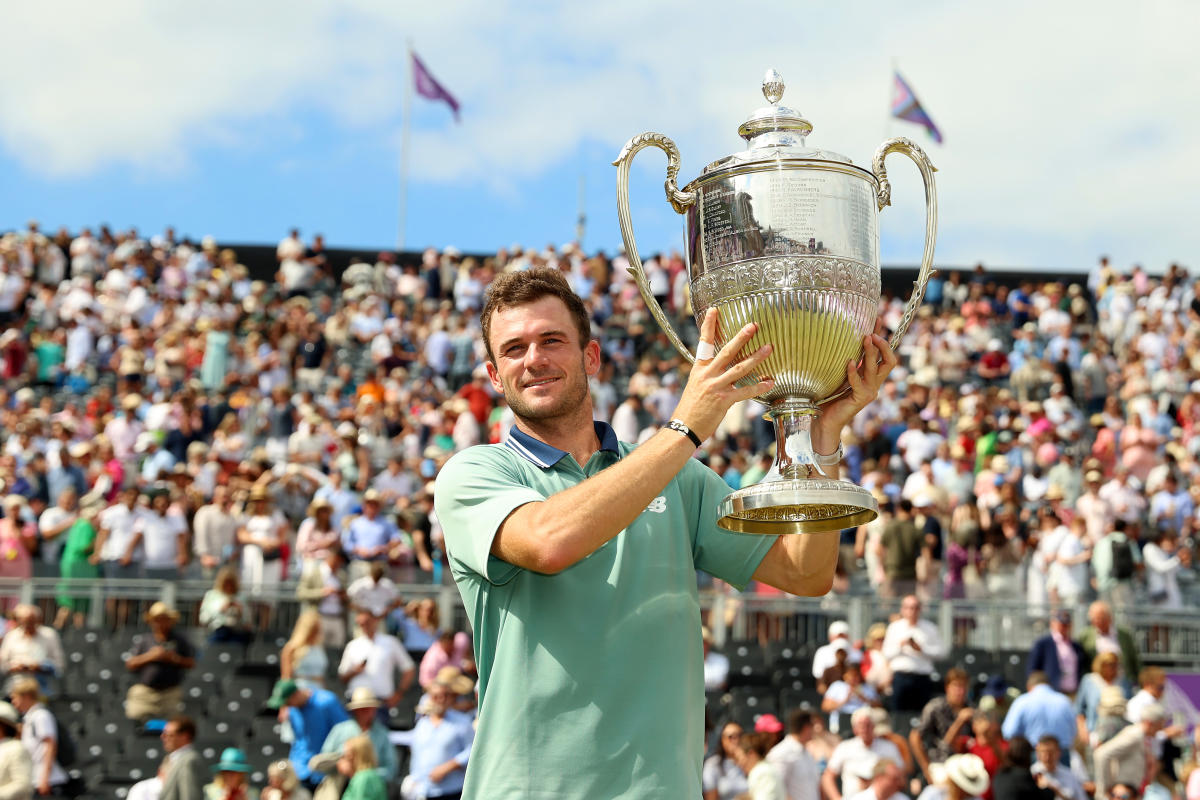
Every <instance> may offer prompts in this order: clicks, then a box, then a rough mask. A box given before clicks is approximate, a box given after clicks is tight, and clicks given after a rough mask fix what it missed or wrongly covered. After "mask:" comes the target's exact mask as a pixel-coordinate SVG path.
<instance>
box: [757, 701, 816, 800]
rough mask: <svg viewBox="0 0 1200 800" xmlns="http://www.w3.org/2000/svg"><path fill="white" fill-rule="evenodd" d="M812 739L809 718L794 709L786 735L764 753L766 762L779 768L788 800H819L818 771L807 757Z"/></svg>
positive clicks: (811, 721)
mask: <svg viewBox="0 0 1200 800" xmlns="http://www.w3.org/2000/svg"><path fill="white" fill-rule="evenodd" d="M812 738H813V716H812V714H811V713H810V712H808V711H802V710H796V711H793V712H792V715H791V716H790V717H788V735H787V736H785V737H783V741H781V742H780V743H779V744H777V745H775V746H774V747H772V748H771V752H769V753H767V761H769V762H770V763H772V764H774V765H775V766H776V767H777V768H778V769H779V774H780V775H782V776H783V788H784V789H785V790H786V791H787V796H788V800H820V796H821V788H820V780H821V775H820V770H819V769H818V768H817V762H816V761H814V760H813V757H812V756H810V755H809V754H808V743H809V742H810V741H812Z"/></svg>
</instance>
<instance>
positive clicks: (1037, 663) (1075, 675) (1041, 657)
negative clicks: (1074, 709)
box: [1025, 609, 1087, 746]
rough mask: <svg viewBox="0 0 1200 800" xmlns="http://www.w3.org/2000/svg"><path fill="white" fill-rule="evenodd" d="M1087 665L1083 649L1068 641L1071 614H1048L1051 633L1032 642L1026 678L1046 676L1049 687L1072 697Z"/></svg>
mask: <svg viewBox="0 0 1200 800" xmlns="http://www.w3.org/2000/svg"><path fill="white" fill-rule="evenodd" d="M1086 665H1087V656H1086V655H1085V654H1084V652H1083V647H1081V646H1080V644H1079V643H1078V642H1076V641H1074V640H1073V639H1072V638H1071V612H1070V611H1067V610H1066V609H1059V610H1058V611H1055V612H1054V613H1053V614H1051V615H1050V632H1049V633H1048V634H1046V635H1045V636H1042V637H1041V638H1039V639H1037V640H1035V641H1034V643H1033V648H1032V649H1031V650H1030V652H1029V659H1028V661H1026V664H1025V671H1026V675H1030V674H1032V673H1034V672H1042V673H1045V675H1046V678H1047V679H1048V680H1049V681H1050V685H1051V686H1052V687H1054V688H1055V689H1057V690H1058V691H1060V692H1062V693H1063V694H1067V695H1071V696H1072V697H1073V696H1074V695H1075V692H1076V690H1077V689H1078V688H1079V681H1080V680H1081V679H1082V678H1083V673H1084V672H1085V671H1086ZM1068 746H1069V743H1068Z"/></svg>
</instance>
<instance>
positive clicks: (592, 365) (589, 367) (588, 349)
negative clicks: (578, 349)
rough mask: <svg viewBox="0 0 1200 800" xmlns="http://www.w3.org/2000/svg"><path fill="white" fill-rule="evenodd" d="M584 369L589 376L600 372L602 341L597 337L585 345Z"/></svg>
mask: <svg viewBox="0 0 1200 800" xmlns="http://www.w3.org/2000/svg"><path fill="white" fill-rule="evenodd" d="M583 371H584V372H585V373H586V374H587V375H588V377H591V376H594V375H596V374H598V373H599V372H600V343H599V342H597V341H596V340H595V339H591V340H589V341H588V343H587V344H586V345H584V346H583Z"/></svg>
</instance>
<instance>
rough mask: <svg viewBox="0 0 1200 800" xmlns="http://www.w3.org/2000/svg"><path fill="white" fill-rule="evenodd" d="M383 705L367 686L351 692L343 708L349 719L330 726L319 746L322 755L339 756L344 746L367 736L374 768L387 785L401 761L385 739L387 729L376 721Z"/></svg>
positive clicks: (393, 746) (386, 737) (326, 770)
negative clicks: (373, 752) (372, 755)
mask: <svg viewBox="0 0 1200 800" xmlns="http://www.w3.org/2000/svg"><path fill="white" fill-rule="evenodd" d="M382 705H383V703H381V702H380V701H379V698H377V697H376V696H375V694H374V693H373V692H372V691H371V690H370V689H369V688H367V687H366V686H360V687H359V688H357V689H355V690H354V691H353V692H351V693H350V702H348V703H347V704H346V710H347V711H349V712H350V717H351V718H350V719H348V720H346V721H345V722H339V723H338V724H337V725H334V726H333V728H332V729H331V730H330V731H329V735H328V736H326V737H325V742H324V744H322V745H321V752H322V753H323V754H326V755H328V754H335V755H339V756H340V755H341V753H342V749H343V747H344V746H345V744H346V742H348V741H349V740H350V739H353V738H354V737H355V736H366V737H367V738H368V739H370V740H371V746H372V747H374V748H375V765H376V766H375V768H376V769H377V770H378V771H379V774H380V776H381V777H382V778H383V779H384V780H385V781H387V782H388V783H389V784H390V783H391V782H392V781H393V780H395V779H396V777H397V773H398V772H399V770H400V760H399V758H397V756H396V746H395V745H394V744H392V743H391V741H390V740H389V739H388V734H389V731H388V728H387V727H386V726H385V725H384V724H383V723H382V722H380V721H379V709H380V707H381V706H382ZM322 771H323V772H329V771H331V770H328V769H323V770H322Z"/></svg>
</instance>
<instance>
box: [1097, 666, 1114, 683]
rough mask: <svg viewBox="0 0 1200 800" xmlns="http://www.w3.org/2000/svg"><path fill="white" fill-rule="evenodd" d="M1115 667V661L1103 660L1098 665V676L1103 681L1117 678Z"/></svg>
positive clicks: (1108, 681)
mask: <svg viewBox="0 0 1200 800" xmlns="http://www.w3.org/2000/svg"><path fill="white" fill-rule="evenodd" d="M1117 668H1118V665H1117V662H1116V661H1105V662H1104V663H1103V664H1101V665H1100V677H1101V678H1103V679H1104V682H1105V683H1112V682H1113V681H1115V680H1116V679H1117Z"/></svg>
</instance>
